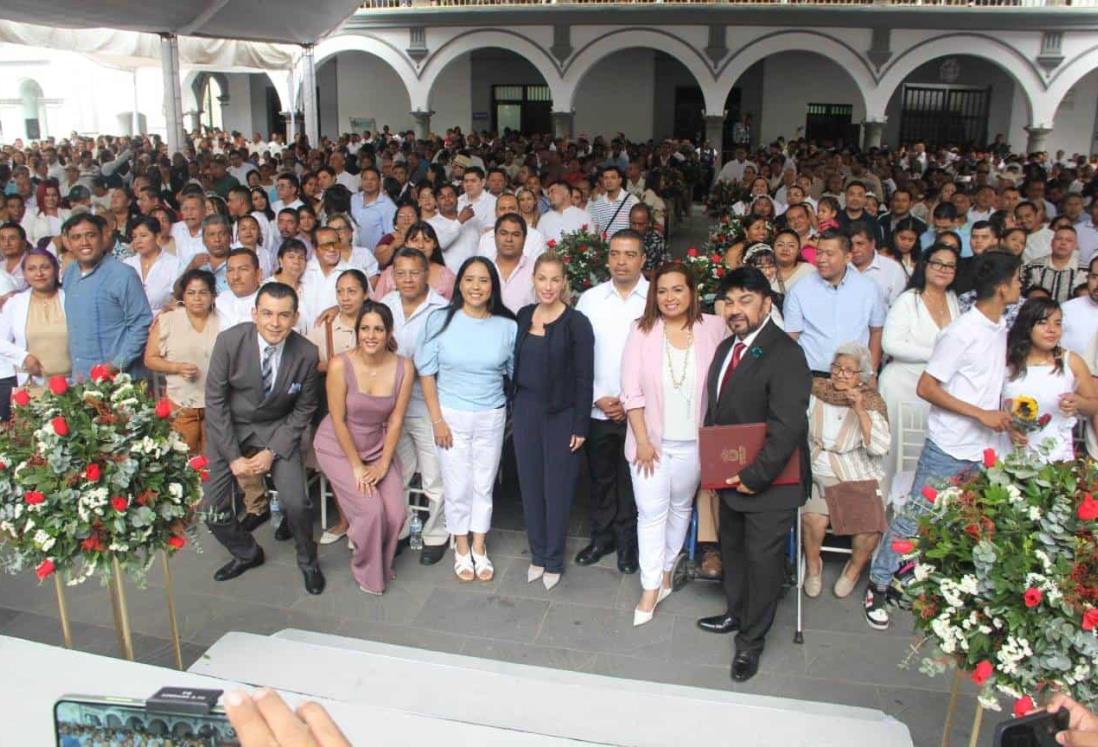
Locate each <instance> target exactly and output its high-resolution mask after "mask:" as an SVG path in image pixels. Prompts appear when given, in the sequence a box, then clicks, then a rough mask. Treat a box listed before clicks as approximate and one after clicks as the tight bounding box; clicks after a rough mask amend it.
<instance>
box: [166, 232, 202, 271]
mask: <svg viewBox="0 0 1098 747" xmlns="http://www.w3.org/2000/svg"><path fill="white" fill-rule="evenodd" d="M171 233H172V238H173V239H175V256H177V257H179V261H180V262H182V263H183V265H184V266H186V265H189V264H190V263H191V260H192V259H194V255H196V254H203V253H204V252H205V251H206V245H205V244H203V243H202V229H201V228H199V229H198V235H197V236H191V229H189V228H187V224H186V223H184V222H183V221H179V222H178V223H173V224H172V231H171Z"/></svg>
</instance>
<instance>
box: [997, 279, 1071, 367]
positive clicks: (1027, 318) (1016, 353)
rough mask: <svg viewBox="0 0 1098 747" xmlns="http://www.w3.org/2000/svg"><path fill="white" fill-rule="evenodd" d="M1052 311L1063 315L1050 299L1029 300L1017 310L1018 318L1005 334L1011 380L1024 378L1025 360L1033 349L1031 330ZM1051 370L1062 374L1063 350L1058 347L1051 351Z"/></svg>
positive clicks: (1057, 304)
mask: <svg viewBox="0 0 1098 747" xmlns="http://www.w3.org/2000/svg"><path fill="white" fill-rule="evenodd" d="M1054 311H1060V312H1061V314H1062V313H1063V312H1062V311H1061V309H1060V304H1059V303H1057V302H1056V301H1053V300H1052V299H1051V298H1031V299H1029V300H1028V301H1026V302H1025V303H1024V304H1022V308H1021V309H1019V310H1018V318H1017V319H1015V320H1014V326H1012V327H1011V328H1010V332H1008V333H1007V368H1008V369H1009V371H1010V378H1011V379H1012V380H1013V379H1017V378H1020V377H1022V376H1025V373H1026V358H1027V357H1029V351H1030V350H1031V349H1032V348H1033V340H1032V339H1031V338H1032V336H1033V328H1034V327H1036V326H1037V324H1038V323H1039V322H1043V321H1045V320H1046V319H1048V318H1049V317H1050V316H1052V312H1054ZM1052 368H1053V370H1054V371H1055V372H1056V373H1063V372H1064V349H1063V348H1062V347H1061V346H1060V345H1057V346H1056V347H1055V348H1053V349H1052Z"/></svg>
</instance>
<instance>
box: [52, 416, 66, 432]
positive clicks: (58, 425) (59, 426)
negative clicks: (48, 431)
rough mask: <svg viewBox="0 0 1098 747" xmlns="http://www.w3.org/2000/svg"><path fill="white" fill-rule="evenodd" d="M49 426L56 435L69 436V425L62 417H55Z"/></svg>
mask: <svg viewBox="0 0 1098 747" xmlns="http://www.w3.org/2000/svg"><path fill="white" fill-rule="evenodd" d="M50 425H52V426H53V432H54V433H56V434H57V435H58V436H67V435H69V423H68V421H67V420H65V419H64V418H63V417H61V416H57V417H56V418H54V419H53V420H51V421H50Z"/></svg>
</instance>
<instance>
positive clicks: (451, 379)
mask: <svg viewBox="0 0 1098 747" xmlns="http://www.w3.org/2000/svg"><path fill="white" fill-rule="evenodd" d="M446 311H447V310H446V309H438V310H437V311H433V312H431V315H430V316H429V317H427V321H426V323H425V324H424V325H423V331H422V332H421V333H420V338H419V342H418V344H417V346H416V371H417V372H418V373H419V374H420V375H422V376H431V375H437V376H438V399H439V404H440V405H442V406H443V407H448V408H450V409H451V410H463V411H469V412H478V411H482V410H496V409H498V408H500V407H503V406H504V405H505V404H506V403H507V396H506V394H505V393H504V391H503V377H504V376H511V375H512V373H513V369H514V364H515V360H514V354H515V335H516V333H517V332H518V325H516V324H515V322H514V321H512V320H511V319H507V318H505V317H502V316H490V317H488V318H487V319H474V318H473V317H471V316H468V315H466V314H465V312H464V311H460V310H459V311H458V312H457V313H456V314H454V318H453V319H452V320H450V326H448V327H447V328H446V330H445V331H444V332H442V333H441V334H438V331H439V330H440V329H442V325H443V324H444V323H445V321H446Z"/></svg>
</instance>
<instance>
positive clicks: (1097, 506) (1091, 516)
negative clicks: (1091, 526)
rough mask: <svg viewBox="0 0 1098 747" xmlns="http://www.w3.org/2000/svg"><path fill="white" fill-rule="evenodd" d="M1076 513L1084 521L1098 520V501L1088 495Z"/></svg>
mask: <svg viewBox="0 0 1098 747" xmlns="http://www.w3.org/2000/svg"><path fill="white" fill-rule="evenodd" d="M1075 513H1076V515H1077V516H1078V517H1079V518H1080V519H1081V520H1082V521H1094V520H1095V519H1098V501H1096V500H1094V497H1093V496H1092V495H1091V494H1090V493H1087V494H1086V495H1084V496H1083V502H1082V503H1080V504H1079V508H1078V509H1077V510H1076V512H1075Z"/></svg>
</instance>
